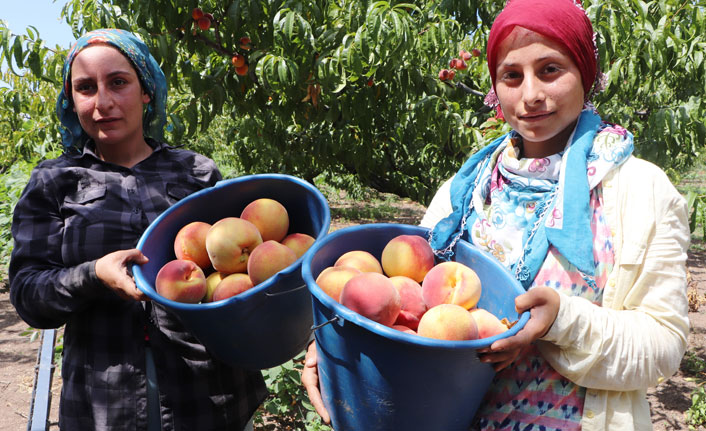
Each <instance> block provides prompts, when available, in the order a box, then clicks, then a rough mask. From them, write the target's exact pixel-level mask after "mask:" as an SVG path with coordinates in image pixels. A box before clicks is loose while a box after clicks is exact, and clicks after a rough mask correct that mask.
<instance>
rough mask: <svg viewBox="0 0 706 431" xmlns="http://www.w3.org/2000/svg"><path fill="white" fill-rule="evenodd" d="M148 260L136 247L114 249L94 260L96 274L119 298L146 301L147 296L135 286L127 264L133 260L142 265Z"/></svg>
mask: <svg viewBox="0 0 706 431" xmlns="http://www.w3.org/2000/svg"><path fill="white" fill-rule="evenodd" d="M148 261H149V259H147V256H145V255H144V254H142V252H141V251H140V250H138V249H136V248H134V249H132V250H120V251H115V252H113V253H109V254H106V255H105V256H103V257H101V258H100V259H98V260H97V261H96V276H97V277H98V278H99V279H100V281H102V282H103V284H104V285H105V286H106V287H107V288H109V289H110V290H112V291H114V292H115V293H117V294H118V295H120V297H121V298H123V299H134V300H135V301H146V300H147V299H148V297H147V295H145V294H144V293H143V292H142V291H141V290H139V289H138V288H137V286H135V280H134V279H133V278H132V273H131V272H130V268H129V267H128V265H129V264H130V263H133V262H134V263H136V264H138V265H143V264H145V263H147V262H148Z"/></svg>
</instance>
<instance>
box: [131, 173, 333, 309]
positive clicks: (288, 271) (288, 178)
mask: <svg viewBox="0 0 706 431" xmlns="http://www.w3.org/2000/svg"><path fill="white" fill-rule="evenodd" d="M263 180H276V181H282V182H288V183H294V184H297V185H298V186H300V187H302V188H303V189H306V190H307V191H308V192H309V193H311V194H312V195H313V196H314V197H315V200H316V202H318V204H319V205H320V206H321V209H323V217H322V218H323V223H322V225H321V229H319V232H318V235H317V237H316V238H315V240H314V244H316V242H318V241H319V240H320V239H323V238H324V237H325V236H326V235H327V234H328V230H329V227H330V224H331V210H330V208H329V205H328V201H327V200H326V197H324V195H323V194H322V193H321V191H320V190H319V189H318V188H316V187H315V186H314V185H313V184H311V183H309V182H308V181H305V180H303V179H301V178H298V177H295V176H292V175H288V174H276V173H267V174H251V175H243V176H240V177H236V178H230V179H226V180H221V181H218V182H217V183H216V184H214V185H213V186H212V187H207V188H205V189H201V190H199V191H196V192H194V193H192V194H190V195H188V196H186V197H185V198H183V199H181V200H180V201H179V202H177V203H175V204H174V205H172V206H170V207H169V208H167V209H166V210H165V211H164V212H162V213H161V214H160V215H159V216H157V218H156V219H154V221H153V222H152V223H150V225H149V226H148V227H147V229H145V231H144V232H143V233H142V236H141V237H140V239H139V241H138V242H137V246H136V248H137V249H138V250H140V251H142V248H143V247H144V245H145V242H146V241H147V238H149V236H150V234H151V233H152V232H153V231H154V230H155V229H156V226H158V225H159V224H160V223H162V220H164V219H165V218H167V217H169V215H170V214H171V213H173V212H175V211H178V210H179V208H180V207H181V206H183V205H186V204H187V203H188V202H190V201H192V200H196V199H199V198H201V197H202V196H204V195H206V194H208V193H209V192H210V191H212V190H213V189H216V188H221V187H229V186H232V185H237V184H239V183H247V182H252V181H263ZM312 248H313V247H310V248H309V250H307V251H306V253H304V254H303V255H302V256H301V257H299V258H298V259H297V260H295V261H294V262H293V263H292V264H291V265H289V266H287V267H286V268H284V269H282V270H280V271H279V272H277V273H276V274H274V275H273V276H271V277H270V278H268V279H267V280H265V281H263V282H262V283H260V284H258V285H256V286H253V287H252V288H251V289H248V290H246V291H245V292H242V293H240V294H238V295H235V296H231V297H230V298H225V299H221V300H220V301H214V302H206V303H197V304H190V303H185V302H178V301H172V300H171V299H167V298H165V297H163V296H162V295H160V294H158V293H157V291H156V289H155V288H154V287H153V286H151V285H150V283H148V282H147V280H146V278H145V275H144V272H143V271H142V268H141V266H140V265H137V264H133V265H132V268H131V269H132V273H133V276H134V278H135V285H136V286H137V288H138V289H139V290H140V291H142V292H143V293H144V294H145V295H147V297H149V298H150V299H151V300H153V301H155V302H157V303H159V304H160V305H163V306H166V307H168V308H172V309H177V310H181V311H196V310H211V309H218V308H222V307H227V306H230V305H231V304H236V303H240V302H245V301H247V300H249V299H250V298H251V297H253V296H255V295H259V294H264V293H266V292H267V290H269V289H270V288H271V287H273V286H275V285H276V284H277V283H278V282H279V281H280V279H282V278H285V277H288V276H290V275H292V273H294V272H295V271H297V270H299V269H300V266H301V264H302V263H303V262H304V259H305V257H306V256H307V255H308V253H310V252H311V250H312ZM146 285H147V286H150V288H146V287H145V286H146ZM300 287H303V286H300ZM294 289H296V288H294ZM294 289H289V290H288V291H292V290H294Z"/></svg>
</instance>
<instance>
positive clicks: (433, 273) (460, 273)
mask: <svg viewBox="0 0 706 431" xmlns="http://www.w3.org/2000/svg"><path fill="white" fill-rule="evenodd" d="M480 293H481V285H480V279H479V278H478V275H477V274H476V272H475V271H473V270H472V269H471V268H469V267H467V266H466V265H464V264H462V263H459V262H442V263H440V264H438V265H436V266H435V267H433V268H432V269H431V270H429V272H428V273H427V275H426V276H425V277H424V280H423V281H422V297H423V298H424V302H425V303H426V304H427V307H429V308H431V307H434V306H436V305H439V304H456V305H460V306H462V307H463V308H465V309H466V310H470V309H471V308H473V307H475V306H476V304H477V303H478V300H479V299H480Z"/></svg>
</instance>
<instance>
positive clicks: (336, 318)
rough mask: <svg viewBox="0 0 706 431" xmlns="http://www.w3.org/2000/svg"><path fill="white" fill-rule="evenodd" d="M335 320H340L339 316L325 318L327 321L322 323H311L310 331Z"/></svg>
mask: <svg viewBox="0 0 706 431" xmlns="http://www.w3.org/2000/svg"><path fill="white" fill-rule="evenodd" d="M336 321H339V322H340V321H341V316H333V317H332V318H331V319H329V320H327V321H326V322H324V323H319V324H318V325H311V332H314V331H316V330H317V329H319V328H322V327H324V326H326V325H328V324H329V323H333V322H336Z"/></svg>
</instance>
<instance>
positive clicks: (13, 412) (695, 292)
mask: <svg viewBox="0 0 706 431" xmlns="http://www.w3.org/2000/svg"><path fill="white" fill-rule="evenodd" d="M343 225H345V223H344V224H343ZM689 270H690V273H691V282H690V287H689V288H690V296H691V298H692V304H693V305H695V306H698V305H700V306H701V309H694V310H693V311H692V312H691V313H689V317H690V319H691V324H692V331H691V334H690V336H689V347H688V351H689V352H691V353H693V354H695V355H696V356H697V357H698V358H701V360H706V313H704V310H706V252H700V253H696V252H695V253H690V256H689ZM26 329H27V325H26V324H25V323H24V322H23V321H21V320H20V319H19V318H18V317H17V314H16V313H15V311H14V309H13V308H12V305H11V304H10V300H9V293H8V291H7V287H6V286H4V285H3V286H1V287H0V430H8V431H10V430H23V429H26V427H27V417H28V415H29V406H30V399H31V395H32V384H33V379H34V367H35V364H36V360H37V349H38V347H39V340H38V339H37V340H35V341H33V342H30V341H29V338H28V337H27V336H26V335H22V333H23V331H25V330H26ZM57 374H58V373H57ZM688 378H689V373H688V358H687V357H685V359H684V360H683V361H682V365H681V369H680V370H679V372H678V373H677V374H676V375H674V376H673V377H672V378H670V379H669V380H667V381H665V382H663V383H662V384H660V385H659V386H658V387H656V388H653V389H651V390H650V391H649V393H648V399H649V401H650V405H651V408H652V420H653V422H654V429H655V430H656V431H667V430H670V431H671V430H688V429H689V427H688V426H687V425H686V419H685V417H684V412H685V411H686V410H687V409H688V408H689V407H690V406H691V400H690V394H691V392H692V391H693V390H694V388H695V387H696V383H695V382H694V381H690V380H689V379H688ZM60 387H61V381H60V378H59V376H58V375H55V379H54V384H53V388H52V394H53V396H52V400H53V401H54V402H53V403H52V415H51V420H52V421H53V422H54V423H56V421H57V420H58V400H59V392H60ZM51 429H53V430H56V429H58V427H57V426H56V425H54V426H52V427H51ZM702 429H703V428H702Z"/></svg>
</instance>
